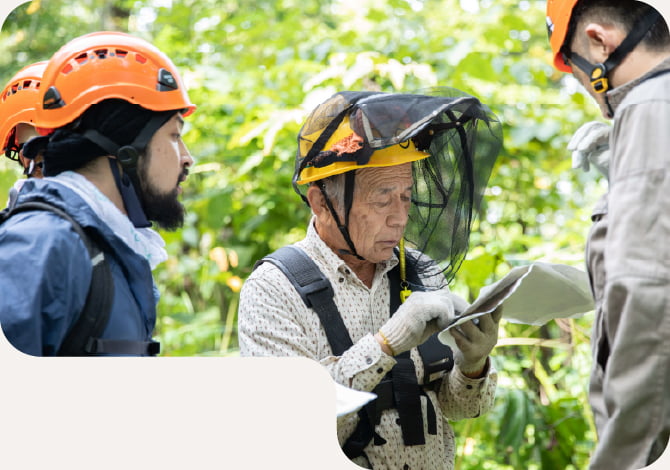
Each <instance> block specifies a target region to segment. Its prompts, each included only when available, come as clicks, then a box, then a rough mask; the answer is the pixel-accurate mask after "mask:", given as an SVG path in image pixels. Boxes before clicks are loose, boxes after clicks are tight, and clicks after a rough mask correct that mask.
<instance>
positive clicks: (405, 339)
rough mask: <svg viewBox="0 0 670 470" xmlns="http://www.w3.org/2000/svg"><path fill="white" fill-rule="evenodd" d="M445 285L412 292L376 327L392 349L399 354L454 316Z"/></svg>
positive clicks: (438, 329)
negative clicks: (378, 327)
mask: <svg viewBox="0 0 670 470" xmlns="http://www.w3.org/2000/svg"><path fill="white" fill-rule="evenodd" d="M450 296H451V293H450V292H449V290H447V289H441V290H438V291H432V292H413V293H412V294H411V295H410V296H409V297H407V300H406V301H405V303H403V304H402V305H401V306H400V307H399V308H398V311H396V312H395V313H394V314H393V316H392V317H391V318H390V319H389V320H388V321H387V322H386V323H384V325H383V326H382V327H381V328H380V329H379V334H380V335H381V337H382V338H383V339H384V341H385V343H386V345H387V346H388V347H389V348H390V349H391V351H392V353H393V354H394V355H395V354H400V353H401V352H404V351H408V350H410V349H412V348H413V347H414V346H418V345H419V344H422V343H423V342H424V341H426V340H427V339H428V338H429V337H430V335H432V334H433V333H436V332H438V331H442V330H443V329H444V328H446V327H447V326H448V325H449V322H450V321H451V320H452V319H453V318H454V305H453V304H452V302H451V297H450Z"/></svg>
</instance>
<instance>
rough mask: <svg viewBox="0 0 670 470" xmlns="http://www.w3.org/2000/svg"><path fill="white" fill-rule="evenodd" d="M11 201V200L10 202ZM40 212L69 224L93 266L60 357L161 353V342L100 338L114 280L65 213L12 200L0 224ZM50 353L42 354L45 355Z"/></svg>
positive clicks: (93, 245)
mask: <svg viewBox="0 0 670 470" xmlns="http://www.w3.org/2000/svg"><path fill="white" fill-rule="evenodd" d="M10 201H11V200H10ZM33 210H43V211H49V212H53V213H54V214H56V215H58V216H60V217H62V218H63V219H65V220H67V221H68V222H70V224H71V225H72V228H73V230H74V231H75V232H76V233H77V234H78V235H79V238H81V240H82V242H83V243H84V245H85V246H86V250H87V251H88V254H89V257H90V259H91V264H92V272H91V284H90V286H89V289H88V293H87V295H86V302H85V304H84V307H83V309H82V311H81V312H80V314H79V317H78V319H77V320H76V321H75V323H74V324H73V325H72V327H71V328H70V330H69V331H68V332H67V334H66V336H65V339H64V340H63V342H62V344H61V346H60V348H59V349H58V351H57V354H58V355H59V356H86V355H95V354H132V355H156V354H158V352H159V351H160V343H157V342H155V341H121V340H108V339H101V338H100V336H102V333H103V332H104V330H105V327H106V326H107V323H108V321H109V315H110V313H111V310H112V302H113V299H114V279H113V277H112V272H111V269H110V267H109V264H108V263H107V259H106V256H105V253H104V251H102V250H101V249H100V247H99V245H98V244H97V243H96V242H95V241H94V240H93V238H92V237H91V235H89V234H88V233H87V232H86V230H84V229H83V228H82V227H81V225H79V223H77V221H75V220H74V219H73V218H72V217H71V216H70V215H69V214H68V213H67V212H65V211H63V210H62V209H60V208H58V207H55V206H53V205H51V204H48V203H46V202H42V201H31V202H24V203H21V204H16V200H15V199H14V200H13V201H11V204H10V207H8V209H5V210H4V211H2V215H0V223H1V222H3V221H4V220H6V219H7V218H9V217H10V216H12V215H13V214H16V213H19V212H26V211H33ZM50 353H52V351H45V355H47V354H50Z"/></svg>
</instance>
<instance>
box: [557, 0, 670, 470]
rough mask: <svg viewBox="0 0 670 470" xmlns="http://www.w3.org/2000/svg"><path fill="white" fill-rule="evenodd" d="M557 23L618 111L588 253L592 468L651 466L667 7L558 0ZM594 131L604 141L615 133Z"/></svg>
mask: <svg viewBox="0 0 670 470" xmlns="http://www.w3.org/2000/svg"><path fill="white" fill-rule="evenodd" d="M547 21H548V26H549V33H550V43H551V48H552V52H553V59H554V66H555V67H556V68H557V69H558V70H561V71H564V72H570V73H572V74H573V75H574V76H575V78H576V79H577V80H578V81H579V82H580V83H581V84H582V85H583V86H584V87H585V88H586V90H587V91H588V92H589V93H590V94H591V95H592V96H593V97H594V99H595V100H596V103H597V104H598V105H599V106H600V109H601V111H602V114H603V116H604V117H605V118H609V119H613V126H612V131H611V134H610V136H609V162H608V163H609V169H608V171H606V173H607V174H608V178H609V193H608V194H607V195H606V196H605V197H603V198H602V199H601V201H600V203H599V204H598V206H597V207H596V208H595V210H594V212H593V216H592V219H593V221H594V224H593V227H592V228H591V232H590V234H589V240H588V244H587V253H586V260H587V266H588V270H589V275H590V278H591V285H592V290H593V294H594V299H595V306H596V319H595V323H594V329H593V334H592V336H591V342H592V352H593V367H592V370H591V381H590V389H589V401H590V403H591V407H592V409H593V412H594V416H595V422H596V428H597V431H598V444H597V446H596V449H595V452H594V453H593V455H592V458H591V462H590V467H589V468H590V469H592V470H596V469H607V470H609V469H612V468H616V469H617V470H619V469H620V470H628V469H636V468H641V467H644V466H645V465H648V464H650V463H652V462H653V461H655V460H656V459H657V458H658V457H659V456H660V455H661V453H662V452H663V450H664V448H665V447H666V446H667V443H668V436H669V435H670V348H669V347H668V344H670V263H669V260H670V255H669V254H668V251H667V246H668V239H669V238H670V196H669V195H670V192H669V191H668V183H666V182H665V175H666V174H668V171H669V170H670V153H668V150H667V149H668V147H669V146H670V133H668V121H669V120H670V73H669V72H670V34H669V33H668V26H667V23H666V22H665V21H664V20H663V18H662V17H661V15H660V14H659V13H658V11H656V10H655V9H653V8H652V7H650V6H649V5H647V4H646V3H643V2H637V1H633V0H579V1H578V0H550V1H548V2H547ZM591 129H593V130H592V132H593V134H592V135H593V137H592V138H591V139H592V140H591V141H592V142H594V143H597V141H598V140H599V139H600V138H601V137H599V134H600V135H606V132H607V127H603V126H592V127H591ZM573 140H574V139H573ZM588 142H589V140H588V139H587V140H586V141H585V144H583V147H585V148H588V146H589V144H588ZM606 160H607V159H606V158H602V157H601V158H600V163H601V165H600V166H601V167H602V166H603V165H602V163H605V161H606Z"/></svg>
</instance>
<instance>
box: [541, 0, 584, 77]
mask: <svg viewBox="0 0 670 470" xmlns="http://www.w3.org/2000/svg"><path fill="white" fill-rule="evenodd" d="M576 3H577V0H547V32H548V33H549V43H550V44H551V52H552V53H553V58H554V67H556V68H557V69H558V70H560V71H562V72H569V73H571V72H572V67H570V66H569V65H568V64H566V63H565V60H564V59H563V54H562V53H561V48H562V47H563V44H564V43H565V38H566V36H567V35H568V25H569V24H570V17H571V16H572V9H573V8H574V6H575V4H576Z"/></svg>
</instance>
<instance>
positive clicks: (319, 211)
mask: <svg viewBox="0 0 670 470" xmlns="http://www.w3.org/2000/svg"><path fill="white" fill-rule="evenodd" d="M306 196H307V201H308V202H309V207H310V208H311V209H312V212H314V215H316V216H317V217H321V218H323V217H324V216H326V217H327V216H330V211H329V210H328V206H327V205H326V200H325V198H324V197H323V193H322V192H321V190H320V189H319V187H318V186H317V185H315V184H311V185H310V186H309V188H307V194H306Z"/></svg>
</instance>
